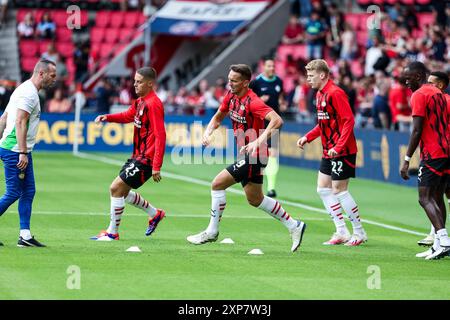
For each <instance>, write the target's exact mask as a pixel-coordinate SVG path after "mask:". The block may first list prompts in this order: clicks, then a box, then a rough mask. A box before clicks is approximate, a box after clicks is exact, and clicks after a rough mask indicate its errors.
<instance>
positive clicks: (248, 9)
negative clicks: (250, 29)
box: [152, 0, 270, 37]
mask: <svg viewBox="0 0 450 320" xmlns="http://www.w3.org/2000/svg"><path fill="white" fill-rule="evenodd" d="M269 3H270V2H269V1H251V2H245V1H232V2H228V3H222V4H218V3H214V2H209V1H179V0H170V1H168V2H167V3H166V5H165V6H164V7H163V8H161V10H159V11H158V12H157V13H156V18H155V20H154V21H153V23H152V32H153V33H162V34H171V35H182V36H193V37H196V36H222V35H228V34H236V33H237V32H239V31H240V30H241V29H242V28H243V27H245V26H246V25H247V24H248V23H249V22H250V21H252V20H253V19H254V18H255V17H256V16H257V15H258V14H260V13H261V12H262V11H263V10H264V9H265V8H266V7H267V6H268V5H269Z"/></svg>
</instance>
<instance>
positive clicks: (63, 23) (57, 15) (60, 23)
mask: <svg viewBox="0 0 450 320" xmlns="http://www.w3.org/2000/svg"><path fill="white" fill-rule="evenodd" d="M51 15H52V18H53V21H55V24H56V27H57V28H62V27H64V28H67V18H69V15H68V14H67V12H66V11H65V10H54V11H53V12H51Z"/></svg>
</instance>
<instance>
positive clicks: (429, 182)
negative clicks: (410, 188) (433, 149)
mask: <svg viewBox="0 0 450 320" xmlns="http://www.w3.org/2000/svg"><path fill="white" fill-rule="evenodd" d="M449 169H450V158H439V159H431V160H425V161H423V160H422V161H421V162H420V166H419V172H418V173H417V184H418V186H419V187H432V186H437V185H439V184H445V183H448V181H447V180H448V179H447V178H448V170H449ZM447 186H448V184H447Z"/></svg>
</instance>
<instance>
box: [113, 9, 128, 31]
mask: <svg viewBox="0 0 450 320" xmlns="http://www.w3.org/2000/svg"><path fill="white" fill-rule="evenodd" d="M124 18H125V13H124V12H123V11H113V12H111V15H110V22H109V25H110V26H111V27H113V28H120V27H121V26H122V24H123V20H124Z"/></svg>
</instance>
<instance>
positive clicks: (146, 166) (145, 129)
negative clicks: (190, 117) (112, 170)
mask: <svg viewBox="0 0 450 320" xmlns="http://www.w3.org/2000/svg"><path fill="white" fill-rule="evenodd" d="M106 121H108V122H117V123H130V122H134V135H133V154H132V156H131V158H130V159H128V160H127V162H126V163H125V164H124V166H123V167H122V169H121V170H120V174H119V176H120V178H121V179H122V180H123V181H124V182H125V183H126V184H127V185H129V186H130V187H132V188H134V189H137V188H139V187H140V186H142V185H143V184H144V183H145V182H146V181H147V180H148V179H149V178H150V177H151V176H152V169H153V170H154V171H160V170H161V166H162V163H163V158H164V151H165V147H166V130H165V127H164V107H163V104H162V102H161V100H160V99H159V98H158V96H157V95H156V93H155V92H153V91H152V92H150V93H149V94H148V95H146V96H145V97H143V98H138V99H137V100H136V101H135V102H134V103H133V104H132V105H131V106H130V107H129V108H128V110H126V111H124V112H121V113H116V114H108V115H107V116H106Z"/></svg>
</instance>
